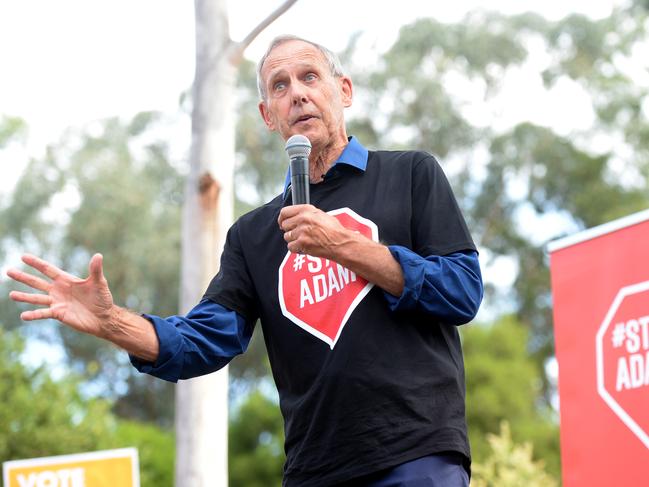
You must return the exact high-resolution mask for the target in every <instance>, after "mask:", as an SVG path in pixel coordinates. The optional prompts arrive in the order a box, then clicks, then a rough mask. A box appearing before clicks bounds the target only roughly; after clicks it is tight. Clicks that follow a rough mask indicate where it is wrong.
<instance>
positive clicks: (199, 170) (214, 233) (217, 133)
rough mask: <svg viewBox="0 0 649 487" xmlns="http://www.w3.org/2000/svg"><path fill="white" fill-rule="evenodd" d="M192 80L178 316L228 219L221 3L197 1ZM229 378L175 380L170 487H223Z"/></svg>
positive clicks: (228, 81)
mask: <svg viewBox="0 0 649 487" xmlns="http://www.w3.org/2000/svg"><path fill="white" fill-rule="evenodd" d="M195 9H196V12H195V16H196V75H195V79H194V86H193V93H192V98H193V109H192V144H191V152H190V160H189V164H190V170H189V174H188V176H187V183H186V187H185V206H184V208H183V228H182V273H181V294H180V305H181V308H182V309H181V312H182V313H186V312H187V311H189V310H190V309H191V308H192V307H193V306H195V305H196V304H197V303H198V302H199V300H200V299H201V297H202V295H203V293H204V292H205V289H206V288H207V285H208V284H209V282H210V280H211V279H212V277H213V276H214V274H215V273H216V272H217V271H218V266H219V258H220V254H221V249H222V248H223V242H224V239H225V235H226V232H227V229H228V227H229V226H230V225H231V223H232V217H233V210H232V208H233V195H232V176H233V168H234V120H233V117H234V105H233V96H234V93H233V91H234V86H235V80H236V66H235V65H234V64H233V63H232V62H231V61H230V56H229V55H228V54H229V53H228V51H229V50H230V49H231V42H230V39H229V37H228V14H227V6H226V4H225V2H224V1H214V0H196V1H195ZM227 428H228V372H227V368H225V369H222V370H220V371H218V372H216V373H214V374H210V375H206V376H203V377H199V378H196V379H192V380H188V381H181V382H179V384H178V386H177V389H176V474H175V485H176V487H218V486H226V485H227V484H228V468H227V459H228V457H227V452H228V445H227V438H228V435H227V431H228V429H227Z"/></svg>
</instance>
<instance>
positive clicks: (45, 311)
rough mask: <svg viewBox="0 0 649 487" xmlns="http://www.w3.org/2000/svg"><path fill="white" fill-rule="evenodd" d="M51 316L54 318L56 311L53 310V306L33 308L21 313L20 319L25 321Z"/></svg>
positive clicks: (45, 318) (44, 318)
mask: <svg viewBox="0 0 649 487" xmlns="http://www.w3.org/2000/svg"><path fill="white" fill-rule="evenodd" d="M50 318H54V311H52V308H40V309H32V310H30V311H23V312H22V313H20V319H21V320H23V321H33V320H47V319H50Z"/></svg>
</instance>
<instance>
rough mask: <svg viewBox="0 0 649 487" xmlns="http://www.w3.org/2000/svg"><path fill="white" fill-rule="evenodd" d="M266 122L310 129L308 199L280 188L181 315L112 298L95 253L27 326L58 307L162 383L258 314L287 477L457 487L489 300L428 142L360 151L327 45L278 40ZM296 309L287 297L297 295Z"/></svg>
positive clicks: (36, 262) (285, 129)
mask: <svg viewBox="0 0 649 487" xmlns="http://www.w3.org/2000/svg"><path fill="white" fill-rule="evenodd" d="M258 82H259V89H260V94H261V97H262V101H261V102H260V103H259V110H260V112H261V116H262V118H263V120H264V122H265V124H266V125H267V126H268V128H269V129H270V130H271V131H276V132H278V133H279V135H280V136H281V137H282V138H283V139H284V140H287V139H288V138H289V137H290V136H292V135H295V134H302V135H305V136H306V137H308V138H309V140H310V141H311V144H312V151H311V154H310V156H309V168H310V181H311V185H310V190H311V200H312V202H313V205H291V204H290V203H291V201H290V197H289V196H288V194H287V191H285V192H284V194H282V195H279V196H278V197H276V198H275V199H273V200H272V201H270V202H269V203H267V204H266V205H264V206H262V207H260V208H258V209H256V210H254V211H252V212H250V213H248V214H247V215H244V216H243V217H241V218H240V219H239V220H238V221H237V222H236V223H235V224H234V225H233V226H232V228H231V229H230V231H229V232H228V237H227V242H226V245H225V249H224V251H223V256H222V260H221V267H220V270H219V273H218V274H217V275H216V276H215V277H214V279H213V281H212V283H211V284H210V286H209V288H208V289H207V291H206V293H205V296H204V298H203V300H202V301H201V302H200V303H199V304H198V305H197V306H196V307H195V308H194V309H193V310H192V311H190V312H189V313H188V314H187V315H186V316H172V317H168V318H164V319H163V318H160V317H157V316H152V315H145V316H144V317H142V316H140V315H137V314H134V313H131V312H129V311H126V310H124V309H123V308H119V307H117V306H115V305H114V303H113V301H112V297H111V294H110V291H109V288H108V285H107V283H106V280H105V279H104V277H103V271H102V260H101V256H100V255H95V256H94V257H93V258H92V260H91V262H90V276H89V278H88V279H86V280H80V279H78V278H75V277H73V276H70V275H69V274H66V273H64V272H63V271H61V270H60V269H57V268H56V267H54V266H52V265H51V264H48V263H46V262H44V261H42V260H40V259H38V258H36V257H33V256H25V257H24V259H23V260H24V261H25V262H26V263H27V264H29V265H31V266H32V267H34V268H35V269H37V270H38V271H40V272H41V273H43V274H44V275H45V276H47V277H48V278H49V279H50V280H46V279H43V278H41V277H36V276H32V275H30V274H26V273H23V272H20V271H18V270H10V271H9V275H10V277H12V278H14V279H16V280H17V281H20V282H23V283H25V284H27V285H29V286H32V287H33V288H35V289H37V290H41V291H44V292H45V293H46V294H40V293H37V294H29V293H20V292H15V291H14V292H12V293H11V297H12V298H13V299H14V300H16V301H23V302H28V303H32V304H37V305H42V306H43V307H42V308H40V309H36V310H32V311H26V312H24V313H23V314H22V318H23V319H24V320H34V319H43V318H55V319H58V320H60V321H61V322H63V323H64V324H66V325H68V326H70V327H72V328H74V329H77V330H79V331H82V332H85V333H89V334H92V335H95V336H98V337H101V338H104V339H107V340H109V341H111V342H113V343H115V344H117V345H119V346H121V347H122V348H124V349H125V350H127V351H128V352H129V353H130V354H131V360H132V362H133V364H134V366H135V367H136V368H137V369H138V370H140V371H142V372H146V373H149V374H152V375H155V376H157V377H161V378H163V379H166V380H170V381H177V380H179V379H187V378H190V377H195V376H198V375H202V374H207V373H209V372H212V371H214V370H217V369H218V368H220V367H222V366H224V365H225V364H226V363H228V362H229V361H230V360H231V359H232V358H233V357H234V356H236V355H237V354H239V353H242V352H244V351H245V349H246V347H247V345H248V342H249V340H250V337H251V334H252V331H253V327H254V324H255V323H256V321H257V320H258V319H260V321H261V326H262V328H263V331H264V338H265V341H266V347H267V350H268V354H269V358H270V363H271V366H272V372H273V377H274V379H275V383H276V385H277V388H278V391H279V397H280V407H281V410H282V414H283V416H284V421H285V432H286V444H285V450H286V464H285V467H284V485H285V486H309V487H316V486H332V485H355V486H356V485H358V486H375V487H376V486H413V487H414V486H425V485H426V486H427V485H430V486H437V485H439V486H444V487H448V486H466V485H468V471H469V464H470V453H469V445H468V440H467V433H466V424H465V414H464V366H463V359H462V351H461V346H460V340H459V336H458V331H457V326H456V325H460V324H462V323H466V322H468V321H470V320H471V319H472V318H473V317H474V316H475V314H476V312H477V310H478V307H479V304H480V301H481V299H482V280H481V276H480V268H479V264H478V259H477V252H476V249H475V246H474V243H473V241H472V239H471V236H470V234H469V232H468V230H467V228H466V224H465V222H464V219H463V217H462V215H461V212H460V211H459V209H458V206H457V203H456V201H455V198H454V196H453V193H452V191H451V189H450V187H449V185H448V182H447V180H446V178H445V176H444V174H443V172H442V170H441V169H440V167H439V165H438V163H437V162H436V161H435V159H434V158H433V157H432V156H430V155H429V154H427V153H423V152H416V151H406V152H389V151H368V150H367V149H365V148H364V147H363V146H362V145H361V143H360V142H359V141H358V140H357V139H355V138H353V137H348V136H347V131H346V128H345V121H344V117H343V111H344V109H345V108H346V107H349V106H350V105H351V103H352V98H353V86H352V82H351V80H350V79H349V78H348V77H347V76H345V75H344V74H343V72H342V69H341V67H340V63H339V61H338V60H337V58H336V57H335V55H333V54H332V53H331V52H330V51H329V50H327V49H326V48H324V47H322V46H320V45H318V44H315V43H312V42H309V41H306V40H303V39H299V38H295V37H292V36H284V37H280V38H277V39H275V40H274V41H273V42H272V43H271V45H270V47H269V49H268V51H267V52H266V54H265V55H264V57H263V58H262V59H261V61H260V63H259V67H258ZM288 303H293V305H290V304H288Z"/></svg>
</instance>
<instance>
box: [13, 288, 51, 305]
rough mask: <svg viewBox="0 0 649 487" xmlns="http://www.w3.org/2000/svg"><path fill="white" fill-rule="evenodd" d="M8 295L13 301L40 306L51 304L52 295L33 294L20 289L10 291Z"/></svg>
mask: <svg viewBox="0 0 649 487" xmlns="http://www.w3.org/2000/svg"><path fill="white" fill-rule="evenodd" d="M9 297H10V298H11V299H13V300H14V301H19V302H21V303H29V304H38V305H42V306H49V305H50V304H52V297H51V296H49V295H47V294H33V293H23V292H20V291H11V292H10V293H9Z"/></svg>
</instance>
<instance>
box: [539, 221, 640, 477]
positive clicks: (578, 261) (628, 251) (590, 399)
mask: <svg viewBox="0 0 649 487" xmlns="http://www.w3.org/2000/svg"><path fill="white" fill-rule="evenodd" d="M548 250H549V251H550V269H551V275H552V296H553V302H554V328H555V340H556V356H557V360H558V363H559V401H560V415H561V428H560V431H561V460H562V472H563V485H564V487H577V486H589V487H597V486H602V487H604V486H606V487H609V486H618V485H620V486H627V485H634V486H635V485H649V210H646V211H643V212H640V213H636V214H634V215H630V216H628V217H625V218H622V219H620V220H616V221H614V222H610V223H607V224H605V225H601V226H599V227H595V228H593V229H590V230H587V231H584V232H581V233H579V234H576V235H574V236H572V237H568V238H565V239H562V240H559V241H556V242H552V243H551V244H550V245H549V246H548Z"/></svg>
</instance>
